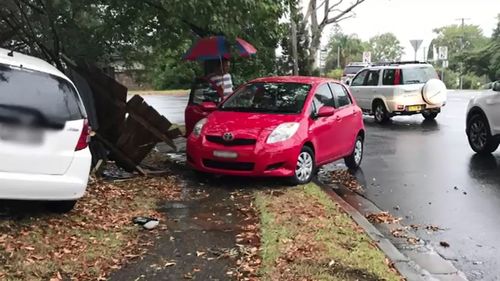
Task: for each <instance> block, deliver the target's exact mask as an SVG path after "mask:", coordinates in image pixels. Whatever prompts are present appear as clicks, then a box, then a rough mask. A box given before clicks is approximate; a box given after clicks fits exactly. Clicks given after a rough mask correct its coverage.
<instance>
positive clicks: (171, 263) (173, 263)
mask: <svg viewBox="0 0 500 281" xmlns="http://www.w3.org/2000/svg"><path fill="white" fill-rule="evenodd" d="M176 264H177V263H175V262H167V263H165V265H164V266H163V267H169V266H174V265H176Z"/></svg>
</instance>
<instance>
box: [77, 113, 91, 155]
mask: <svg viewBox="0 0 500 281" xmlns="http://www.w3.org/2000/svg"><path fill="white" fill-rule="evenodd" d="M89 141H90V126H89V122H88V121H87V119H85V120H83V129H82V133H81V134H80V138H78V143H77V144H76V148H75V151H79V150H82V149H85V148H87V146H88V145H89Z"/></svg>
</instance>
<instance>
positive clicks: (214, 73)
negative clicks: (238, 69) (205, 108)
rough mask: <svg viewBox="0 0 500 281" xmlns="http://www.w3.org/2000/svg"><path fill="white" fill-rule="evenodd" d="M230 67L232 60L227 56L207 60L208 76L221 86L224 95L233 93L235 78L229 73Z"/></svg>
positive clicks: (206, 69)
mask: <svg viewBox="0 0 500 281" xmlns="http://www.w3.org/2000/svg"><path fill="white" fill-rule="evenodd" d="M230 68H231V62H230V61H229V60H228V59H225V58H221V59H220V60H209V61H206V62H205V71H206V78H207V79H209V80H210V81H212V83H214V84H215V85H216V86H217V87H219V88H220V89H221V91H222V93H224V96H227V95H229V94H231V93H233V79H232V76H231V74H230V73H229V70H230Z"/></svg>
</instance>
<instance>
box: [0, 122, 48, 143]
mask: <svg viewBox="0 0 500 281" xmlns="http://www.w3.org/2000/svg"><path fill="white" fill-rule="evenodd" d="M0 140H2V141H5V142H12V143H18V144H40V143H42V142H43V131H42V130H40V129H38V128H26V127H21V126H12V125H5V124H0Z"/></svg>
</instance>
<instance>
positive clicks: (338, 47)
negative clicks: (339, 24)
mask: <svg viewBox="0 0 500 281" xmlns="http://www.w3.org/2000/svg"><path fill="white" fill-rule="evenodd" d="M339 68H340V46H337V69H339Z"/></svg>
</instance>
